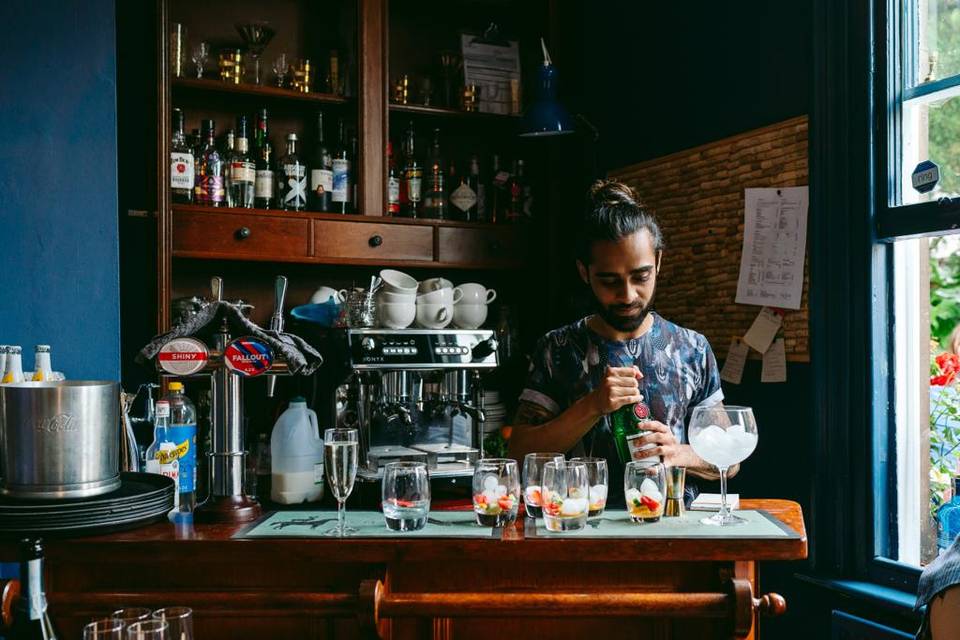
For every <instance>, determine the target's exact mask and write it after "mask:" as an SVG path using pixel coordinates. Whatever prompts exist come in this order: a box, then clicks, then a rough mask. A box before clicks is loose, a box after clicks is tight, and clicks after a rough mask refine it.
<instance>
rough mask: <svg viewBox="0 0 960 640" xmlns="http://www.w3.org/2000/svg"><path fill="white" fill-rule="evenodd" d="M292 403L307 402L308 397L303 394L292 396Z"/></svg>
mask: <svg viewBox="0 0 960 640" xmlns="http://www.w3.org/2000/svg"><path fill="white" fill-rule="evenodd" d="M290 404H307V399H306V398H304V397H303V396H294V397H292V398H290Z"/></svg>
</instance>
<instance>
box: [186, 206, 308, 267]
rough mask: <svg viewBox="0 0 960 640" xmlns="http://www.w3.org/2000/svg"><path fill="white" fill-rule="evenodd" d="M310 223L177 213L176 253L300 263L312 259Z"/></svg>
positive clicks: (249, 215) (233, 215) (269, 217)
mask: <svg viewBox="0 0 960 640" xmlns="http://www.w3.org/2000/svg"><path fill="white" fill-rule="evenodd" d="M309 225H310V221H309V220H295V219H291V218H280V217H274V216H264V215H256V214H242V213H241V214H237V213H235V212H233V213H215V212H213V211H211V210H210V209H203V210H200V211H175V212H174V215H173V227H174V233H173V252H174V255H177V256H180V257H193V258H242V259H244V260H277V261H281V262H298V261H301V262H302V261H303V260H305V259H307V258H308V257H309V255H310V246H309V239H310V235H309Z"/></svg>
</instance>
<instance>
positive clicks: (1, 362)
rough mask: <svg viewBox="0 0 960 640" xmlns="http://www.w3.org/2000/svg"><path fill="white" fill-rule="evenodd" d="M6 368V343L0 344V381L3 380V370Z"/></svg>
mask: <svg viewBox="0 0 960 640" xmlns="http://www.w3.org/2000/svg"><path fill="white" fill-rule="evenodd" d="M6 370H7V345H5V344H0V381H2V380H3V372H4V371H6Z"/></svg>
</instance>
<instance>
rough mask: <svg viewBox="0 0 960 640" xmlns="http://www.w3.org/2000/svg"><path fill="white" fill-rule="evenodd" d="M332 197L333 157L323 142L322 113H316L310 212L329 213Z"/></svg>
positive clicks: (311, 168)
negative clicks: (315, 139) (315, 141)
mask: <svg viewBox="0 0 960 640" xmlns="http://www.w3.org/2000/svg"><path fill="white" fill-rule="evenodd" d="M332 195H333V157H332V156H331V155H330V149H329V148H327V145H325V144H324V142H323V111H318V112H317V144H316V145H315V146H314V148H313V162H311V163H310V210H311V211H330V210H331V209H332V206H333V205H332V201H331V200H330V197H331V196H332Z"/></svg>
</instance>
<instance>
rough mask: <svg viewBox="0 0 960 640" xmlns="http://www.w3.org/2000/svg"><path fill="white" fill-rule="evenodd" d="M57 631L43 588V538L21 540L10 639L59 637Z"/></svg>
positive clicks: (42, 639)
mask: <svg viewBox="0 0 960 640" xmlns="http://www.w3.org/2000/svg"><path fill="white" fill-rule="evenodd" d="M57 637H58V635H57V631H56V629H55V628H54V626H53V622H52V621H51V620H50V613H49V612H48V611H47V595H46V593H45V591H44V588H43V542H42V541H41V540H40V539H33V538H26V539H24V540H22V541H21V542H20V599H19V600H18V601H17V604H16V605H15V606H14V608H13V622H12V624H11V625H10V634H9V635H8V636H7V638H9V640H56V639H57Z"/></svg>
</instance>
